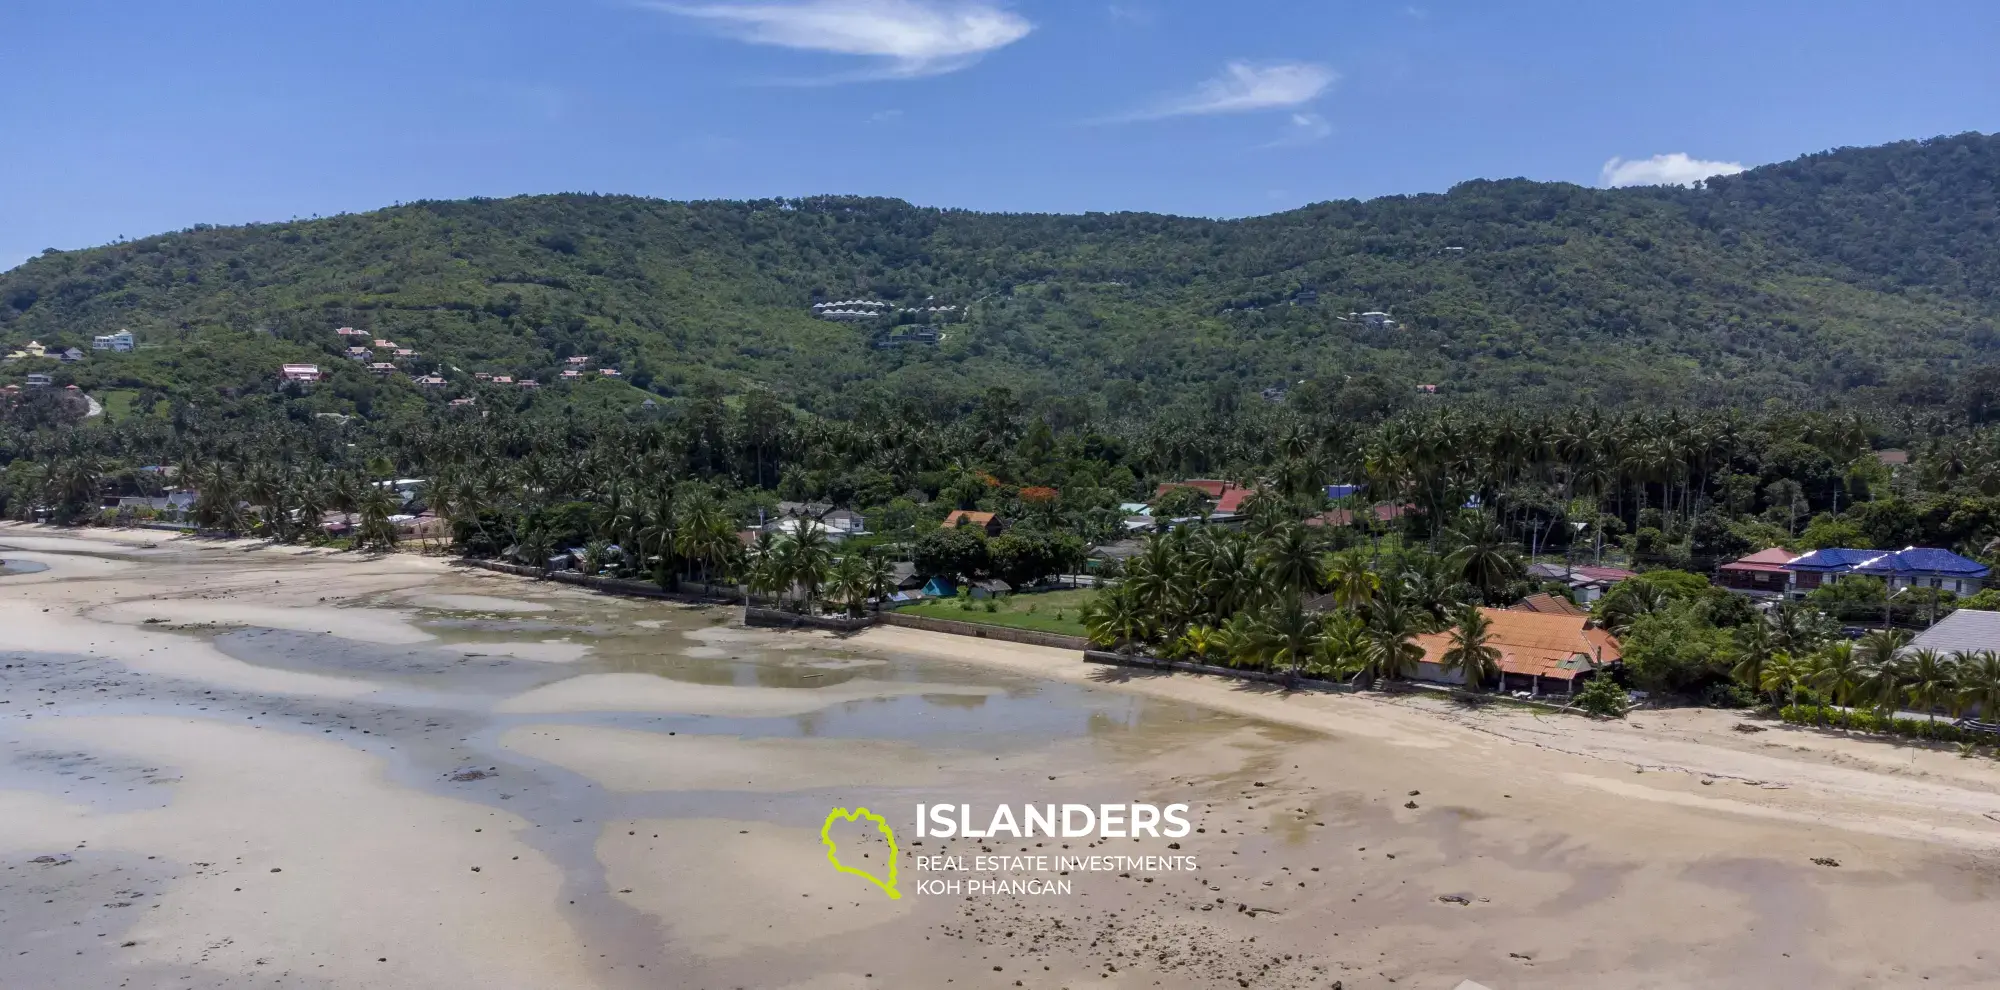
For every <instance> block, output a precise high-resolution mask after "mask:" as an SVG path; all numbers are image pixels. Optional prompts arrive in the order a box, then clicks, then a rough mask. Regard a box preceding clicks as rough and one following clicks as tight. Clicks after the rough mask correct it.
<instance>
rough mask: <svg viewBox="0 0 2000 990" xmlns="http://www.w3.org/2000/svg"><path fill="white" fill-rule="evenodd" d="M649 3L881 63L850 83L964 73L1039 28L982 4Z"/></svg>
mask: <svg viewBox="0 0 2000 990" xmlns="http://www.w3.org/2000/svg"><path fill="white" fill-rule="evenodd" d="M646 6H649V7H652V8H654V9H657V10H663V11H667V12H668V13H672V14H678V15H680V16H682V17H690V18H694V19H696V20H700V21H704V22H706V23H708V24H710V25H711V26H713V27H714V28H715V29H716V30H718V31H720V32H721V33H723V34H725V35H728V36H729V37H732V38H735V39H737V40H739V41H745V42H749V43H751V44H756V45H775V46H777V47H780V48H793V49H799V50H802V51H814V52H826V53H830V54H834V55H851V56H856V57H861V58H867V59H871V60H873V61H874V62H875V63H876V64H875V65H874V66H873V67H872V69H871V70H870V71H868V72H866V73H862V74H858V75H855V76H851V77H847V78H852V79H864V78H868V79H916V78H921V77H923V76H935V75H940V74H942V73H946V72H955V71H957V70H959V69H963V68H965V67H967V66H969V65H971V64H973V63H974V62H977V61H979V59H980V57H981V56H983V55H985V54H986V53H987V52H990V51H994V50H996V49H999V48H1005V47H1006V46H1008V45H1011V44H1013V43H1014V42H1016V41H1019V40H1021V39H1022V38H1025V37H1027V36H1028V34H1029V33H1030V32H1032V31H1034V29H1035V26H1034V25H1033V24H1031V23H1029V22H1028V21H1027V19H1026V18H1023V17H1021V16H1019V15H1017V14H1015V13H1013V12H1011V11H1008V10H1006V9H1005V8H1003V7H999V6H996V5H994V4H992V3H987V2H983V0H780V2H768V3H727V4H725V3H679V2H669V0H654V2H649V3H647V4H646Z"/></svg>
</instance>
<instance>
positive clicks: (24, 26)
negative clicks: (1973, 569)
mask: <svg viewBox="0 0 2000 990" xmlns="http://www.w3.org/2000/svg"><path fill="white" fill-rule="evenodd" d="M1503 8H1506V9H1503ZM0 39H5V42H4V44H0V122H4V127H5V134H6V138H5V140H0V268H4V267H7V266H11V265H13V264H16V263H18V262H19V261H21V260H23V259H25V258H27V257H29V256H31V255H33V254H35V253H37V252H39V251H40V250H41V249H43V248H46V247H58V248H77V247H85V246H89V245H92V244H97V243H102V242H106V241H109V240H112V239H114V238H116V237H119V236H126V237H139V236H143V235H146V234H151V233H157V232H159V231H162V230H170V229H176V228H181V227H186V226H189V225H191V224H195V223H240V222H244V221H253V220H285V219H289V218H291V217H294V216H301V217H303V216H310V215H313V214H322V215H324V214H328V213H335V212H341V211H357V210H367V209H372V208H375V207H379V206H385V205H388V204H390V203H394V202H398V201H407V200H412V199H421V198H456V197H464V196H507V195H513V194H517V193H537V192H558V191H578V190H581V191H592V192H616V193H637V194H644V195H651V196H660V197H667V198H675V199H683V198H716V197H724V198H748V197H763V196H777V195H785V196H791V195H807V194H814V193H861V194H872V195H886V196H897V197H901V198H904V199H908V200H911V201H913V202H917V203H922V204H926V205H937V206H955V207H966V208H973V209H983V210H1014V211H1063V212H1070V211H1082V210H1156V211H1163V212H1171V213H1181V214H1195V215H1208V216H1240V215H1246V214H1258V213H1268V212H1273V211H1277V210H1282V209H1288V208H1291V207H1296V206H1299V205H1302V204H1305V203H1309V202H1315V201H1320V200H1326V199H1339V198H1348V197H1362V198H1366V197H1372V196H1380V195H1385V194H1390V193H1401V192H1424V191H1441V190H1443V189H1446V188H1448V187H1449V186H1450V185H1451V184H1453V183H1455V182H1458V181H1462V180H1464V179H1468V178H1476V177H1488V178H1498V177H1507V176H1527V177H1530V178H1536V179H1551V180H1566V181H1572V182H1578V183H1584V184H1588V185H1602V184H1606V183H1607V182H1610V181H1619V182H1647V181H1662V180H1666V181H1673V180H1681V179H1686V178H1689V177H1698V176H1699V175H1701V174H1705V173H1708V172H1712V171H1715V170H1718V169H1724V168H1729V167H1736V166H1739V165H1756V164H1760V163H1765V162H1771V161H1777V160H1782V159H1785V158H1790V157H1794V156H1796V155H1798V154H1801V153H1804V152H1809V151H1815V150H1822V149H1825V148H1829V147H1834V146H1840V145H1852V144H1874V143H1880V142H1884V141H1890V140H1896V139H1901V138H1909V137H1928V136H1932V135H1936V134H1942V133H1957V132H1960V131H1966V130H1981V131H1993V130H2000V57H1996V55H1995V53H1996V52H2000V4H1996V3H1994V2H1992V0H1956V2H1954V0H1936V2H1923V0H1905V2H1900V3H1896V4H1888V3H1879V2H1867V3H1863V2H1843V0H1814V2H1789V0H1748V2H1744V0H1735V2H1727V3H1724V2H1706V0H1679V2H1675V3H1670V4H1633V3H1619V2H1609V0H1591V2H1566V0H1543V2H1516V3H1506V4H1503V3H1495V2H1491V0H1485V2H1444V0H1418V2H1415V3H1409V2H1381V3H1372V2H1359V0H1320V2H1297V0H1294V2H1282V0H1234V2H1226V3H1225V2H1220V0H1119V2H1117V3H1105V2H1096V0H1062V2H1057V0H752V2H737V0H659V2H638V0H341V2H338V3H314V4H302V3H271V2H269V0H264V2H258V3H251V2H244V0H193V2H189V3H178V4H163V3H151V2H146V3H141V2H137V0H126V2H116V3H114V2H106V0H7V2H6V3H4V4H0ZM1656 156H1682V157H1679V158H1673V157H1664V158H1658V159H1657V160H1656ZM1614 159H1616V160H1617V161H1616V162H1614V161H1613V160H1614Z"/></svg>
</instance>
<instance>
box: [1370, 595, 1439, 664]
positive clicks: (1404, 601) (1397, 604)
mask: <svg viewBox="0 0 2000 990" xmlns="http://www.w3.org/2000/svg"><path fill="white" fill-rule="evenodd" d="M1367 621H1368V660H1367V664H1366V667H1365V669H1364V672H1365V673H1366V674H1367V675H1368V676H1369V677H1371V678H1380V679H1383V680H1396V679H1397V678H1400V677H1403V676H1404V675H1406V674H1408V673H1409V672H1410V671H1412V670H1415V669H1416V666H1417V661H1419V660H1422V659H1423V656H1424V648H1423V647H1422V646H1420V645H1418V644H1417V637H1418V636H1421V635H1423V634H1424V633H1427V632H1429V631H1430V630H1431V614H1430V612H1429V611H1427V610H1425V609H1424V608H1423V607H1421V606H1420V605H1419V604H1418V603H1416V602H1414V601H1412V600H1411V599H1410V598H1409V597H1408V596H1407V595H1405V594H1401V593H1395V594H1390V595H1386V596H1384V597H1383V598H1382V599H1381V600H1379V601H1377V602H1376V603H1375V604H1373V605H1371V606H1369V608H1368V620H1367Z"/></svg>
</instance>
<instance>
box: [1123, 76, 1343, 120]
mask: <svg viewBox="0 0 2000 990" xmlns="http://www.w3.org/2000/svg"><path fill="white" fill-rule="evenodd" d="M1339 79H1340V74H1339V73H1337V72H1335V71H1333V70H1332V69H1330V68H1328V67H1326V66H1324V65H1318V64H1315V63H1312V62H1273V63H1267V64H1262V65H1260V64H1257V63H1253V62H1231V63H1229V65H1228V66H1226V67H1225V68H1224V69H1223V72H1222V74H1221V75H1219V76H1217V77H1215V78H1213V79H1210V80H1209V81H1207V82H1205V83H1202V84H1201V85H1200V86H1199V87H1196V89H1195V90H1194V91H1193V92H1191V93H1186V94H1183V95H1180V96H1176V97H1172V98H1169V99H1165V100H1162V101H1160V102H1159V103H1156V104H1154V105H1153V106H1151V107H1148V108H1146V109H1144V110H1140V111H1138V112H1136V113H1130V114H1126V115H1124V116H1121V117H1117V118H1113V119H1114V120H1118V121H1139V120H1163V119H1165V118H1167V117H1190V116H1200V115H1206V114H1220V113H1250V112H1254V111H1258V110H1282V109H1286V108H1289V107H1298V106H1304V105H1305V104H1307V103H1311V102H1312V101H1314V100H1316V99H1319V97H1320V95H1321V94H1322V93H1325V92H1326V90H1327V87H1329V86H1332V85H1333V84H1334V83H1335V82H1337V81H1339Z"/></svg>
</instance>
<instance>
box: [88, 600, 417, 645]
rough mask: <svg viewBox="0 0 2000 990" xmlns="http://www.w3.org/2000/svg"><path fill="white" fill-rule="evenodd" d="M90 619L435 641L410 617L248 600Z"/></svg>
mask: <svg viewBox="0 0 2000 990" xmlns="http://www.w3.org/2000/svg"><path fill="white" fill-rule="evenodd" d="M89 617H90V618H93V619H97V620H99V621H103V622H121V623H125V624H128V625H132V624H138V623H143V622H145V621H146V620H148V619H151V620H153V621H155V622H160V621H164V622H166V623H169V624H173V625H186V624H206V625H221V626H257V627H260V628H264V629H290V630H292V631H294V632H314V633H325V634H327V635H329V636H339V637H340V638H342V639H351V640H355V641H357V642H362V643H386V644H391V645H400V644H407V643H423V642H428V641H430V640H432V639H435V638H436V637H434V636H432V635H431V634H430V633H427V632H425V631H423V630H421V629H418V628H417V627H416V626H414V625H412V624H411V623H410V620H409V617H408V616H405V615H403V614H401V613H399V612H394V611H390V610H388V609H378V608H328V607H324V606H311V605H294V606H274V605H260V604H257V603H255V602H249V601H207V600H199V599H173V598H163V599H159V600H156V601H145V602H119V603H117V604H114V605H106V606H104V607H102V608H98V609H93V610H92V611H91V612H90V613H89Z"/></svg>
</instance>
